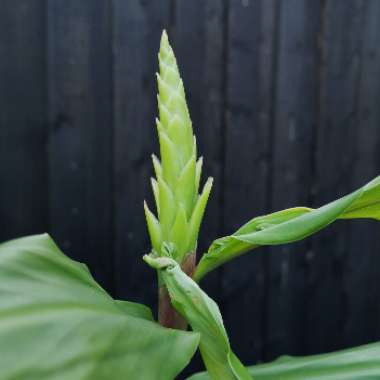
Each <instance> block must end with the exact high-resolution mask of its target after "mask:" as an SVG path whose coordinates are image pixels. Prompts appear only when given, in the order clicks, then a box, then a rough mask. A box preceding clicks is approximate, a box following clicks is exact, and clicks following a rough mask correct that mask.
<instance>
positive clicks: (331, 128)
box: [307, 0, 363, 353]
mask: <svg viewBox="0 0 380 380" xmlns="http://www.w3.org/2000/svg"><path fill="white" fill-rule="evenodd" d="M362 14H363V12H362V2H360V1H356V0H353V1H343V0H340V1H327V2H326V4H325V8H324V10H323V25H324V27H323V30H322V34H321V44H322V45H321V59H322V62H321V68H320V80H321V84H320V85H321V91H320V110H319V112H320V116H319V126H318V143H317V154H316V161H315V162H316V175H315V182H316V189H315V190H316V192H315V197H314V201H315V205H322V204H325V203H327V202H329V201H331V200H333V199H335V198H337V197H339V196H342V195H344V194H346V193H348V192H350V191H351V190H352V189H353V181H352V168H353V164H354V162H355V149H354V147H355V140H356V137H355V130H356V115H355V110H356V102H357V90H358V80H359V73H360V72H359V69H360V65H359V62H360V45H361V33H360V31H361V22H362ZM348 238H349V223H343V222H342V223H340V224H336V225H333V226H331V227H330V228H329V229H327V230H326V231H323V232H322V233H321V234H319V235H317V236H316V237H315V238H313V245H312V248H311V251H310V254H309V258H310V260H309V263H308V264H309V272H308V275H309V283H308V297H309V314H308V338H307V340H308V346H307V351H308V352H310V353H315V352H322V351H327V350H333V349H338V348H340V347H342V346H343V339H342V334H343V326H344V320H345V318H346V313H347V302H348V297H350V296H349V294H344V293H343V276H344V275H347V274H345V273H346V271H347V263H346V260H345V256H346V255H347V253H348V251H349V250H350V247H349V246H350V244H349V239H348Z"/></svg>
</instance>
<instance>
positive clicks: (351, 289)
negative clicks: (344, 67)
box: [343, 1, 380, 346]
mask: <svg viewBox="0 0 380 380" xmlns="http://www.w3.org/2000/svg"><path fill="white" fill-rule="evenodd" d="M363 7H364V17H363V18H362V19H361V25H360V27H361V28H362V33H358V35H359V38H360V52H357V55H359V54H360V55H361V62H360V74H359V75H360V78H359V85H358V93H357V96H358V97H357V100H356V101H357V103H356V104H355V107H356V108H355V110H356V114H355V136H354V137H353V140H354V141H353V143H354V149H353V150H352V153H351V155H352V157H353V161H352V166H351V172H350V174H349V175H350V179H351V182H352V187H353V188H356V187H358V186H361V185H363V184H364V183H366V182H367V181H368V180H369V179H371V178H373V177H375V176H377V175H379V173H380V159H379V147H380V129H379V126H380V108H379V99H380V83H379V81H378V80H376V79H375V78H379V75H380V46H379V35H380V25H379V22H378V21H379V17H380V3H379V2H378V1H364V2H363ZM357 44H359V42H358V43H357ZM357 50H359V49H357ZM379 228H380V227H379V224H378V222H374V221H371V222H365V221H360V222H353V223H352V224H351V225H350V231H349V237H348V245H349V247H348V254H347V256H346V257H345V261H346V265H345V269H346V272H345V273H344V279H343V280H344V282H343V285H344V292H345V297H346V307H345V323H344V331H343V334H344V345H345V346H353V345H359V344H363V343H366V342H369V341H372V340H373V341H375V340H379V338H380V323H379V320H380V319H379V317H380V314H379V311H380V308H379V299H380V291H379V285H378V284H379V277H380V270H379V268H380V255H379V253H380V236H379Z"/></svg>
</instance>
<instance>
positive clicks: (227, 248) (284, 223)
mask: <svg viewBox="0 0 380 380" xmlns="http://www.w3.org/2000/svg"><path fill="white" fill-rule="evenodd" d="M356 218H371V219H376V220H379V219H380V177H376V178H375V179H374V180H372V181H371V182H369V183H368V184H366V185H365V186H363V187H362V188H360V189H358V190H356V191H355V192H353V193H351V194H349V195H346V196H345V197H342V198H340V199H338V200H336V201H334V202H331V203H328V204H327V205H325V206H322V207H320V208H317V209H311V208H307V207H296V208H291V209H287V210H283V211H279V212H275V213H273V214H269V215H265V216H260V217H257V218H254V219H252V220H250V221H249V222H248V223H246V224H245V225H244V226H242V227H241V228H240V229H239V230H237V231H236V232H235V233H234V234H233V235H230V236H226V237H223V238H220V239H217V240H215V241H214V242H213V243H212V244H211V246H210V248H209V250H208V252H207V253H205V254H204V255H203V257H202V258H201V260H200V262H199V265H198V267H197V270H196V272H195V275H194V279H195V280H196V281H200V280H201V279H202V277H203V276H204V275H205V274H207V273H208V272H210V271H211V270H213V269H215V268H217V267H218V266H220V265H222V264H224V263H225V262H227V261H230V260H232V259H233V258H235V257H237V256H240V255H242V254H243V253H245V252H247V251H250V250H252V249H254V248H257V247H259V246H262V245H278V244H286V243H291V242H295V241H298V240H302V239H304V238H306V237H307V236H310V235H312V234H314V233H316V232H318V231H320V230H321V229H322V228H324V227H326V226H328V225H329V224H331V223H332V222H334V221H335V220H337V219H356Z"/></svg>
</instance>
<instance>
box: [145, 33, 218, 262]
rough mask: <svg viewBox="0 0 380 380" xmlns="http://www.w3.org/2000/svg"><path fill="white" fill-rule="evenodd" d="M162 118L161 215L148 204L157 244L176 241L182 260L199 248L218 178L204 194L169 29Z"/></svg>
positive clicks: (157, 185) (157, 167)
mask: <svg viewBox="0 0 380 380" xmlns="http://www.w3.org/2000/svg"><path fill="white" fill-rule="evenodd" d="M158 60H159V67H160V73H159V74H157V82H158V90H159V94H158V109H159V120H158V119H157V120H156V124H157V132H158V137H159V142H160V155H161V162H160V161H159V159H158V158H157V157H156V156H154V155H153V157H152V158H153V166H154V171H155V174H156V179H154V178H152V188H153V193H154V198H155V203H156V209H157V214H158V218H156V216H155V215H154V214H153V213H152V212H151V211H150V210H149V208H148V206H147V204H146V203H145V205H144V206H145V215H146V219H147V224H148V230H149V235H150V238H151V242H152V247H153V249H154V250H155V251H156V252H157V254H159V255H163V254H164V252H163V243H171V244H172V245H173V250H174V257H175V259H176V260H177V261H178V262H182V261H183V259H184V257H185V255H186V254H187V253H190V252H193V251H194V250H195V249H196V243H197V237H198V231H199V227H200V223H201V220H202V217H203V213H204V210H205V207H206V203H207V200H208V197H209V194H210V191H211V186H212V179H211V178H209V179H208V181H207V182H206V184H205V186H204V189H203V191H202V193H201V194H200V195H199V194H198V191H199V183H200V178H201V170H202V158H199V159H198V160H197V146H196V140H195V137H194V135H193V129H192V124H191V120H190V116H189V111H188V108H187V105H186V98H185V91H184V87H183V83H182V80H181V78H180V75H179V71H178V67H177V62H176V59H175V56H174V53H173V50H172V48H171V47H170V45H169V41H168V37H167V34H166V32H165V31H164V32H163V34H162V38H161V46H160V52H159V55H158Z"/></svg>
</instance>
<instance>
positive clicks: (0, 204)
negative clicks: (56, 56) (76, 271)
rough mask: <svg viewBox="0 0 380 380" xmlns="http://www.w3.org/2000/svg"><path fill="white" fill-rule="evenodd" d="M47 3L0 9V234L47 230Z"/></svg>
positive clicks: (8, 5)
mask: <svg viewBox="0 0 380 380" xmlns="http://www.w3.org/2000/svg"><path fill="white" fill-rule="evenodd" d="M44 38H45V25H44V2H43V1H38V0H36V1H34V2H30V1H28V0H23V1H17V2H16V3H15V2H14V1H11V0H5V1H3V2H2V3H1V11H0V226H1V227H0V239H1V240H6V239H11V238H15V237H18V236H20V235H27V234H33V233H41V232H45V231H46V230H47V204H46V198H47V195H48V188H47V170H46V107H45V101H46V93H45V86H46V82H45V76H44V75H45V70H46V63H45V43H44Z"/></svg>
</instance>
